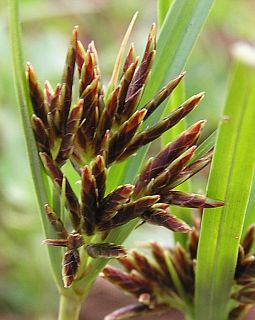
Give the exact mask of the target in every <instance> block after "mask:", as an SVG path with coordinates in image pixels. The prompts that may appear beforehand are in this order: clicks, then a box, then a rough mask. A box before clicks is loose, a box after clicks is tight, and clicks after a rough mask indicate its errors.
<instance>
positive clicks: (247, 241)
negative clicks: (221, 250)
mask: <svg viewBox="0 0 255 320" xmlns="http://www.w3.org/2000/svg"><path fill="white" fill-rule="evenodd" d="M254 237H255V224H252V225H250V226H249V228H248V230H247V232H246V234H245V237H244V239H243V241H242V247H243V249H244V253H245V254H248V253H249V252H250V250H251V247H252V244H253V242H254Z"/></svg>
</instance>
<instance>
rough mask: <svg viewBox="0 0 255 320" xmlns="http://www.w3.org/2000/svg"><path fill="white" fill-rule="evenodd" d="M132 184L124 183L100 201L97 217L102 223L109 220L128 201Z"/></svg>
mask: <svg viewBox="0 0 255 320" xmlns="http://www.w3.org/2000/svg"><path fill="white" fill-rule="evenodd" d="M133 189H134V186H132V185H131V184H125V185H123V186H119V187H118V188H117V189H115V190H113V191H112V192H111V193H109V194H108V195H107V196H106V197H105V198H104V199H103V200H102V202H101V203H100V206H99V208H98V212H97V219H98V220H99V221H100V222H101V223H102V222H103V221H104V222H107V221H109V220H111V219H112V218H113V217H114V216H115V215H116V214H117V212H118V210H120V209H121V207H122V206H123V204H125V203H126V202H128V201H129V199H130V196H131V195H132V193H133Z"/></svg>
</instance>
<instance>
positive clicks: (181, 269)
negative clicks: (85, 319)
mask: <svg viewBox="0 0 255 320" xmlns="http://www.w3.org/2000/svg"><path fill="white" fill-rule="evenodd" d="M199 220H200V219H198V220H197V221H195V227H193V228H192V231H191V232H190V233H189V234H188V240H187V245H186V247H187V249H185V248H183V247H182V246H181V245H180V244H176V245H175V247H174V248H168V247H163V246H162V245H160V244H158V243H156V242H150V243H148V244H147V245H146V247H148V248H149V249H150V252H151V255H150V256H148V255H145V254H144V253H139V252H138V251H137V250H133V251H132V252H131V253H130V255H129V256H128V257H123V258H120V259H119V263H120V264H121V266H122V267H123V268H124V270H119V269H117V268H114V267H111V266H107V267H105V268H104V270H103V273H102V276H103V277H104V278H105V279H107V280H108V281H110V282H111V283H113V284H114V285H116V286H118V287H119V288H121V289H122V290H123V291H125V292H127V293H129V294H131V295H133V296H135V297H136V298H137V299H138V303H137V304H134V305H130V306H127V307H123V308H121V309H119V310H116V311H114V312H113V313H111V314H109V315H108V316H106V317H105V320H121V319H130V318H135V317H139V316H144V315H152V314H160V313H164V312H166V311H167V310H169V309H172V308H174V309H179V310H180V311H182V312H184V311H187V312H190V310H189V309H188V308H189V306H192V305H194V286H195V271H196V268H195V266H196V257H197V248H198V241H199V234H200V232H199V224H200V222H199ZM254 237H255V225H251V226H250V227H249V228H248V230H247V232H246V234H245V236H244V239H243V241H242V243H241V244H240V247H239V255H238V260H237V265H236V272H235V280H234V283H233V286H232V294H231V298H232V299H234V300H236V302H237V303H235V304H234V303H233V301H232V304H231V306H232V309H231V310H230V311H229V315H228V320H238V319H242V317H243V316H244V315H245V314H246V313H247V311H248V310H249V308H250V307H251V306H252V305H254V304H255V255H254V253H253V254H252V253H251V250H252V246H253V244H254Z"/></svg>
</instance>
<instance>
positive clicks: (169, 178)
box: [146, 146, 196, 194]
mask: <svg viewBox="0 0 255 320" xmlns="http://www.w3.org/2000/svg"><path fill="white" fill-rule="evenodd" d="M195 150H196V146H192V147H191V148H189V149H188V150H187V151H185V152H184V153H183V154H181V155H180V156H179V157H178V158H177V159H176V160H174V161H173V162H172V163H170V165H169V166H168V167H167V168H166V169H165V170H164V171H163V172H162V173H161V174H159V175H158V176H157V177H156V178H155V179H152V180H151V181H150V183H149V184H148V186H147V187H146V193H149V194H154V193H155V192H156V193H163V191H164V190H167V191H169V185H171V183H172V182H173V181H174V180H175V178H176V176H177V175H178V174H179V173H180V172H181V171H182V169H183V168H184V167H185V165H187V163H188V162H189V161H190V159H191V157H192V156H193V154H194V152H195Z"/></svg>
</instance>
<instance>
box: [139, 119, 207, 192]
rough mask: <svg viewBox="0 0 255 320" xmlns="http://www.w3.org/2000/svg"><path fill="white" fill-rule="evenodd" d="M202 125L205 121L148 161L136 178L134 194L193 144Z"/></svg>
mask: <svg viewBox="0 0 255 320" xmlns="http://www.w3.org/2000/svg"><path fill="white" fill-rule="evenodd" d="M204 124H205V121H199V122H197V123H196V124H194V125H193V126H192V127H190V128H189V129H188V130H186V131H184V132H183V133H182V134H181V135H180V136H179V137H178V138H177V139H176V140H174V141H173V142H171V143H169V144H168V145H167V146H166V147H165V148H164V149H163V150H162V151H161V152H160V153H159V154H158V155H157V156H156V157H155V158H154V159H150V160H149V161H148V163H147V164H146V165H145V167H144V168H143V170H142V171H141V173H140V175H139V177H138V180H137V182H136V185H135V190H134V193H135V194H137V195H138V194H140V193H141V192H142V190H143V189H144V188H145V187H146V186H147V184H148V183H149V182H150V181H151V180H152V179H153V178H155V177H157V176H158V174H160V173H161V172H162V171H163V170H164V169H165V168H167V166H168V165H169V164H170V163H171V162H172V161H174V160H175V159H177V158H178V157H179V156H180V155H181V154H182V153H183V152H184V151H185V150H187V149H188V148H190V147H191V146H192V145H193V144H195V143H196V142H197V140H198V138H199V136H200V133H201V130H202V128H203V126H204Z"/></svg>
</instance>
